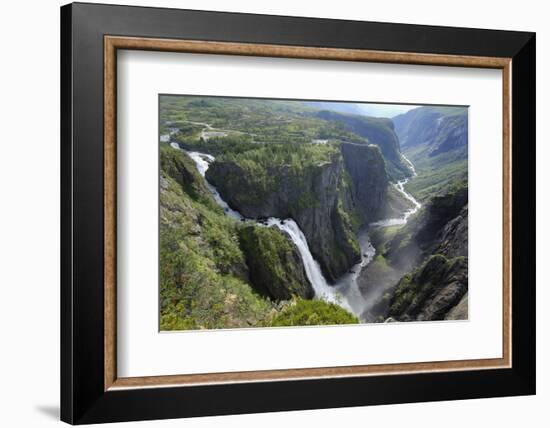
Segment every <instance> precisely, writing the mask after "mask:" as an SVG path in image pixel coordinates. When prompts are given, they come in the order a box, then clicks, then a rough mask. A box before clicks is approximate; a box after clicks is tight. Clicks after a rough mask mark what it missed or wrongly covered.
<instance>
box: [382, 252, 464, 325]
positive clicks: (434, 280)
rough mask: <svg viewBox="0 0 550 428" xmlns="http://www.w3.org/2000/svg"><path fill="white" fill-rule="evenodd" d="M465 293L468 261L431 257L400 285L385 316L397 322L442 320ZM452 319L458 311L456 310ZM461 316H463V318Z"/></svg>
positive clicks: (437, 256) (438, 255) (457, 258)
mask: <svg viewBox="0 0 550 428" xmlns="http://www.w3.org/2000/svg"><path fill="white" fill-rule="evenodd" d="M467 290H468V259H467V258H466V257H456V258H454V259H448V258H446V257H445V256H443V255H441V254H437V255H435V256H431V257H430V258H428V260H427V261H426V262H425V263H424V264H423V265H422V266H421V267H420V268H418V269H417V270H415V271H414V272H412V273H410V274H407V275H405V276H404V277H403V278H401V280H400V281H399V284H398V285H397V288H396V290H395V293H394V295H393V297H392V299H391V301H390V310H389V313H388V315H389V316H390V317H392V318H394V319H396V320H398V321H413V320H416V321H431V320H442V319H444V318H445V316H446V315H447V313H449V312H450V311H451V310H453V308H454V307H455V306H457V305H458V304H459V303H460V302H461V300H462V298H463V297H464V295H465V294H466V292H467ZM454 312H455V315H454V316H456V315H457V314H456V312H458V310H455V311H454ZM462 316H464V314H462Z"/></svg>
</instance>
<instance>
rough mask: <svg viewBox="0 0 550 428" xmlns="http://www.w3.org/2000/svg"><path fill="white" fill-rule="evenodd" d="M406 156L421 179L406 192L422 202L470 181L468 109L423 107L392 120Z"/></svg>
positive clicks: (411, 184) (413, 182)
mask: <svg viewBox="0 0 550 428" xmlns="http://www.w3.org/2000/svg"><path fill="white" fill-rule="evenodd" d="M393 121H394V123H395V129H396V132H397V134H398V135H399V139H400V141H401V148H402V151H403V153H404V154H405V155H406V156H407V158H408V159H410V160H411V161H412V163H413V164H414V165H415V168H416V171H417V173H418V176H417V177H415V179H414V180H411V181H410V182H409V183H408V184H407V185H406V188H407V191H409V192H410V193H412V194H413V195H414V196H415V197H416V198H417V199H418V200H419V201H421V202H427V201H428V200H429V199H430V198H431V197H432V196H433V195H437V194H444V193H446V192H447V191H448V190H449V187H450V186H452V185H453V183H455V182H457V181H464V180H467V179H468V109H467V108H465V107H420V108H416V109H413V110H410V111H408V112H407V113H405V114H402V115H399V116H397V117H395V118H394V119H393Z"/></svg>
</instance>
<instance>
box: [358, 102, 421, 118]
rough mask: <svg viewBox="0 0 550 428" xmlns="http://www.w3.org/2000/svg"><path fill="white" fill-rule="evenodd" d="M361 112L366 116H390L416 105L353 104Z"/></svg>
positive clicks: (406, 110) (404, 111)
mask: <svg viewBox="0 0 550 428" xmlns="http://www.w3.org/2000/svg"><path fill="white" fill-rule="evenodd" d="M355 105H356V106H357V108H358V109H359V110H361V112H362V113H363V114H365V115H367V116H376V117H389V118H392V117H394V116H397V115H398V114H401V113H406V112H408V111H409V110H412V109H413V108H416V107H419V106H416V105H405V104H355Z"/></svg>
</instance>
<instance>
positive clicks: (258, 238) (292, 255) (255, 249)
mask: <svg viewBox="0 0 550 428" xmlns="http://www.w3.org/2000/svg"><path fill="white" fill-rule="evenodd" d="M239 242H240V246H241V249H242V250H243V252H244V254H245V257H246V264H247V265H248V269H249V274H250V282H251V283H252V285H253V286H254V288H255V289H256V291H258V292H259V293H260V294H262V295H264V296H267V297H269V298H271V299H272V300H276V301H281V300H289V299H291V298H292V297H293V296H298V297H302V298H304V299H311V298H313V297H314V294H315V293H314V291H313V289H312V288H311V285H310V283H309V281H308V279H307V277H306V273H305V269H304V265H303V263H302V258H301V257H300V254H299V252H298V249H297V248H296V246H295V245H294V244H293V243H292V240H291V239H290V237H288V236H286V235H285V234H284V233H283V232H281V231H280V230H279V229H277V228H276V227H274V226H271V227H260V226H255V225H250V226H245V227H243V228H241V229H240V230H239Z"/></svg>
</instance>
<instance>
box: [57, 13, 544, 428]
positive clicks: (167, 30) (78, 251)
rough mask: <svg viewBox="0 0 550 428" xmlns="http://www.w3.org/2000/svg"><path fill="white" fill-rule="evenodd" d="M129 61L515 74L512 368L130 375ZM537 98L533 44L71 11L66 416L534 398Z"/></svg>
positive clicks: (492, 34)
mask: <svg viewBox="0 0 550 428" xmlns="http://www.w3.org/2000/svg"><path fill="white" fill-rule="evenodd" d="M107 18H108V19H107ZM118 50H140V51H153V52H159V51H160V52H181V53H199V54H208V55H220V54H223V55H235V56H254V57H270V58H271V57H275V58H294V59H314V60H327V61H328V60H335V61H350V62H368V63H390V64H415V65H426V66H428V65H443V66H450V67H453V66H455V67H472V68H491V69H499V70H502V82H503V88H502V91H503V92H502V94H503V98H502V99H503V108H502V124H503V128H502V129H503V136H502V141H503V159H502V166H503V219H502V224H503V229H502V237H503V254H502V260H503V287H502V295H503V307H502V314H503V317H502V319H503V321H502V340H503V342H502V343H503V352H502V357H501V358H498V359H477V360H455V361H442V362H435V361H426V362H420V363H419V362H415V363H401V364H387V365H384V364H381V365H364V366H355V365H354V366H334V367H310V368H299V369H283V370H281V369H277V370H260V371H258V370H255V371H254V370H251V371H243V372H227V373H201V374H190V375H178V374H177V373H175V374H174V375H173V376H165V375H163V376H145V377H129V378H128V377H126V378H124V377H122V378H121V377H119V376H118V375H117V362H116V352H117V294H116V275H117V264H116V262H117V246H116V237H117V228H116V226H117V222H116V220H117V211H116V207H117V199H116V195H117V168H116V165H117V163H116V160H117V152H116V134H117V80H116V76H117V57H116V53H117V51H118ZM535 97H536V88H535V34H534V33H526V32H511V31H496V30H481V29H465V28H449V27H433V26H419V25H408V24H389V23H374V22H358V21H339V20H328V19H313V18H296V17H282V16H267V15H251V14H236V13H221V12H206V11H191V10H177V9H160V8H142V7H128V6H108V5H92V4H84V3H73V4H69V5H66V6H63V7H62V8H61V419H62V420H63V421H65V422H68V423H71V424H86V423H98V422H117V421H130V420H145V419H165V418H178V417H192V416H204V415H223V414H237V413H257V412H270V411H283V410H300V409H316V408H329V407H347V406H363V405H374V404H391V403H405V402H419V401H439V400H453V399H467V398H482V397H497V396H513V395H530V394H534V393H535V257H534V255H535V236H536V235H535V221H534V220H535V209H534V208H535V194H534V191H535ZM491 162H498V160H497V161H495V160H491ZM213 403H215V404H213Z"/></svg>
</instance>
